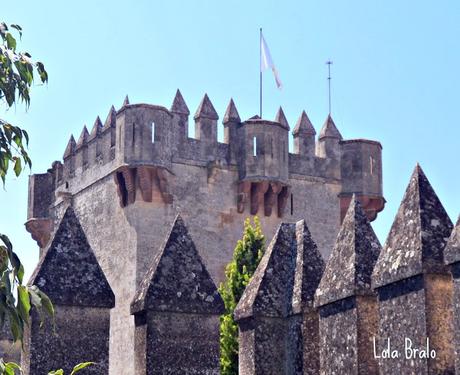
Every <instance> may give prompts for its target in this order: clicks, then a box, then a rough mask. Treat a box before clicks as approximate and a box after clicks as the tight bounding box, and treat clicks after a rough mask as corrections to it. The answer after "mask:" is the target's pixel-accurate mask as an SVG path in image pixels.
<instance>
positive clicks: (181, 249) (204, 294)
mask: <svg viewBox="0 0 460 375" xmlns="http://www.w3.org/2000/svg"><path fill="white" fill-rule="evenodd" d="M142 311H160V312H162V311H169V312H177V313H197V314H199V313H203V314H221V313H222V312H223V311H224V303H223V301H222V298H221V297H220V295H219V292H218V291H217V287H216V285H215V284H214V281H213V280H212V278H211V276H210V275H209V273H208V271H207V270H206V267H205V265H204V262H203V260H202V259H201V257H200V255H199V253H198V251H197V249H196V247H195V244H194V243H193V241H192V238H191V237H190V235H189V234H188V231H187V228H186V227H185V224H184V222H183V220H182V218H181V217H180V216H179V215H178V216H177V217H176V219H175V220H174V223H173V226H172V228H171V230H170V232H169V234H168V236H167V238H166V241H165V242H164V244H163V246H162V247H161V249H160V252H159V253H158V254H157V256H156V257H155V258H154V260H153V262H152V265H151V266H150V268H149V269H148V271H147V272H146V274H145V276H144V278H143V280H142V282H141V284H140V286H139V288H138V290H137V291H136V294H135V296H134V299H133V301H132V303H131V314H136V313H139V312H142Z"/></svg>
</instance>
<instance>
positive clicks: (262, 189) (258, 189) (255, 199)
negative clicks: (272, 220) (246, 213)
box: [251, 181, 270, 215]
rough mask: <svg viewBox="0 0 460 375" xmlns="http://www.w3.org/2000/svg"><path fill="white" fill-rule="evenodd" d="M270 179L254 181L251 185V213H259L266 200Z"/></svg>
mask: <svg viewBox="0 0 460 375" xmlns="http://www.w3.org/2000/svg"><path fill="white" fill-rule="evenodd" d="M269 186H270V183H269V182H268V181H260V182H253V183H252V186H251V215H257V212H258V211H259V207H260V205H261V204H262V203H263V201H264V195H265V193H266V192H267V190H268V187H269Z"/></svg>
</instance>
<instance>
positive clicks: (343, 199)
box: [339, 194, 386, 222]
mask: <svg viewBox="0 0 460 375" xmlns="http://www.w3.org/2000/svg"><path fill="white" fill-rule="evenodd" d="M356 197H357V199H358V201H359V203H360V204H361V207H362V208H363V210H364V212H365V213H366V216H367V218H368V219H369V221H374V220H375V219H376V218H377V214H378V213H379V212H381V211H382V210H383V209H384V208H385V203H386V200H385V198H383V197H382V196H373V195H367V194H356ZM339 199H340V222H342V221H343V219H344V218H345V214H346V213H347V210H348V206H349V205H350V202H351V199H352V195H350V194H340V195H339Z"/></svg>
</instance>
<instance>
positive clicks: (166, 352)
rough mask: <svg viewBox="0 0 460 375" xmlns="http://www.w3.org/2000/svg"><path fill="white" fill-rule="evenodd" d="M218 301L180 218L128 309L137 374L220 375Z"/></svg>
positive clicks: (207, 274)
mask: <svg viewBox="0 0 460 375" xmlns="http://www.w3.org/2000/svg"><path fill="white" fill-rule="evenodd" d="M223 311H224V305H223V301H222V299H221V297H220V295H219V293H218V291H217V288H216V286H215V284H214V282H213V281H212V279H211V276H210V275H209V273H208V271H207V270H206V267H205V266H204V263H203V261H202V259H201V257H200V255H199V254H198V251H197V249H196V248H195V245H194V243H193V241H192V239H191V237H190V236H189V234H188V232H187V229H186V227H185V225H184V223H183V221H182V219H181V217H180V216H177V217H176V220H175V222H174V224H173V227H172V229H171V231H170V233H169V235H168V236H167V238H166V241H165V243H164V244H163V246H162V248H161V250H160V252H159V253H158V254H157V256H156V257H155V259H154V260H153V262H152V265H151V266H150V268H149V269H148V271H147V273H146V275H145V277H144V279H143V280H142V282H141V285H140V287H139V289H138V290H137V292H136V295H135V297H134V299H133V302H132V304H131V314H133V315H135V323H136V328H135V353H136V359H135V360H136V364H135V366H136V374H147V375H150V374H171V375H172V374H219V367H220V365H219V315H220V314H222V313H223Z"/></svg>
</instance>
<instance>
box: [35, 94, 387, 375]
mask: <svg viewBox="0 0 460 375" xmlns="http://www.w3.org/2000/svg"><path fill="white" fill-rule="evenodd" d="M189 115H190V111H189V109H188V107H187V105H186V103H185V101H184V99H183V97H182V95H181V93H180V91H179V90H178V91H177V94H176V96H175V98H174V101H173V104H172V106H171V108H170V109H167V108H165V107H162V106H157V105H151V104H130V103H129V100H128V98H126V99H125V102H124V103H123V106H122V107H121V108H120V109H119V110H115V108H114V107H112V108H111V110H110V112H109V114H108V116H107V120H106V121H105V123H104V124H103V123H102V121H101V120H100V119H99V117H98V118H97V119H96V121H95V123H94V126H93V127H92V129H91V131H88V130H87V129H86V127H85V128H84V129H83V132H82V134H81V136H80V137H79V139H78V141H75V139H74V137H73V136H72V137H71V138H70V140H69V143H68V145H67V147H66V149H65V153H64V157H63V162H60V161H55V162H53V164H52V167H51V168H50V169H49V170H48V171H47V172H46V173H43V174H35V175H32V176H31V177H30V180H29V206H28V221H27V223H26V228H27V230H28V231H29V232H30V233H31V234H32V237H33V238H34V239H35V240H36V241H37V243H38V245H39V247H40V248H41V249H43V248H45V247H46V245H47V243H48V242H49V240H50V238H51V235H52V233H53V232H54V231H55V229H56V226H57V223H58V222H59V221H60V219H61V218H62V216H63V214H64V211H65V209H66V208H67V207H68V206H71V207H72V208H73V210H74V211H75V214H76V215H77V217H78V219H79V221H80V223H81V225H82V227H83V229H84V231H85V233H86V235H87V238H88V242H89V244H90V246H91V248H92V249H93V250H94V253H95V255H96V257H97V260H98V262H99V264H100V265H101V268H102V270H103V271H104V274H105V275H106V277H107V280H108V282H109V284H110V286H111V288H112V290H113V292H114V294H115V308H113V309H112V310H111V317H110V327H111V328H110V363H109V367H110V374H119V373H121V370H120V369H121V368H123V369H124V371H127V372H129V369H126V367H122V366H129V364H131V363H134V348H135V345H134V338H135V335H134V332H135V324H134V318H133V316H132V315H130V302H131V300H132V298H133V296H134V294H135V291H136V288H137V287H138V285H139V283H140V282H141V280H142V278H143V276H144V274H145V272H146V270H147V269H148V266H149V264H150V263H151V261H152V259H153V257H154V255H155V254H156V253H157V252H158V251H159V249H160V248H161V244H162V242H163V241H164V239H165V237H166V235H167V231H168V228H170V226H171V224H172V223H173V221H174V218H175V216H176V215H177V214H178V213H180V215H181V216H182V217H183V218H184V220H185V221H186V222H187V223H188V229H189V232H190V236H191V237H192V239H193V241H194V243H195V244H196V247H197V250H198V252H199V253H200V256H201V257H202V259H203V261H204V262H205V264H206V268H207V269H208V270H209V272H210V274H211V277H212V278H213V280H214V282H215V283H216V284H218V283H219V282H220V281H221V280H222V279H223V275H224V268H225V265H226V264H227V263H228V261H229V260H230V259H231V255H232V251H233V248H234V246H235V244H236V241H237V240H238V239H239V238H240V236H241V233H242V229H243V222H244V219H245V218H246V217H248V216H251V215H258V216H259V217H260V219H261V224H262V227H263V231H264V233H265V235H266V236H267V238H271V237H272V236H273V235H274V232H275V230H276V228H277V227H278V225H279V224H280V222H281V221H283V222H297V221H299V220H303V219H305V220H306V222H307V223H308V227H309V229H310V231H311V235H312V238H313V240H314V241H315V242H316V244H317V245H318V249H319V250H320V252H321V253H322V255H323V257H324V258H325V259H327V257H328V255H329V253H330V252H331V250H332V247H333V244H334V241H335V237H336V235H337V232H338V229H339V226H340V223H341V219H342V218H343V217H344V214H345V212H346V210H347V208H348V204H349V202H350V200H351V197H352V195H353V194H355V195H356V197H357V199H358V200H359V201H360V202H361V206H362V208H363V209H364V211H365V212H366V214H367V216H368V218H369V219H370V220H373V219H375V217H376V215H377V213H378V212H379V211H381V210H382V209H383V207H384V203H385V200H384V198H383V193H382V165H381V164H382V161H381V149H382V148H381V145H380V144H379V143H378V142H375V141H369V140H363V139H355V140H343V139H342V136H341V135H340V132H339V131H338V129H337V127H336V125H335V124H334V122H333V120H332V118H331V117H330V116H328V118H327V120H326V122H325V124H324V126H323V128H322V129H321V131H320V135H319V138H318V140H315V134H316V132H315V130H314V128H313V126H312V124H311V122H310V120H309V119H308V116H307V114H306V113H305V112H303V113H302V115H301V116H300V118H299V121H298V122H297V124H296V126H295V128H294V131H293V136H294V145H295V150H294V151H295V152H294V153H290V152H289V148H288V143H289V131H290V127H289V124H288V122H287V120H286V117H285V115H284V113H283V110H282V109H281V108H280V110H279V111H278V113H277V115H276V118H275V119H274V120H273V121H271V120H266V119H261V118H259V117H258V116H254V117H252V118H250V119H248V120H246V121H242V120H241V119H240V116H239V114H238V111H237V109H236V106H235V104H234V102H233V100H231V101H230V104H229V106H228V108H227V111H226V113H225V115H224V117H223V126H224V143H220V142H218V140H217V129H218V118H219V116H218V114H217V112H216V110H215V109H214V107H213V105H212V103H211V101H210V99H209V97H208V96H207V95H205V96H204V98H203V100H202V101H201V103H200V105H199V107H198V110H197V111H196V113H195V115H194V121H195V138H190V137H189V135H188V121H189Z"/></svg>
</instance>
